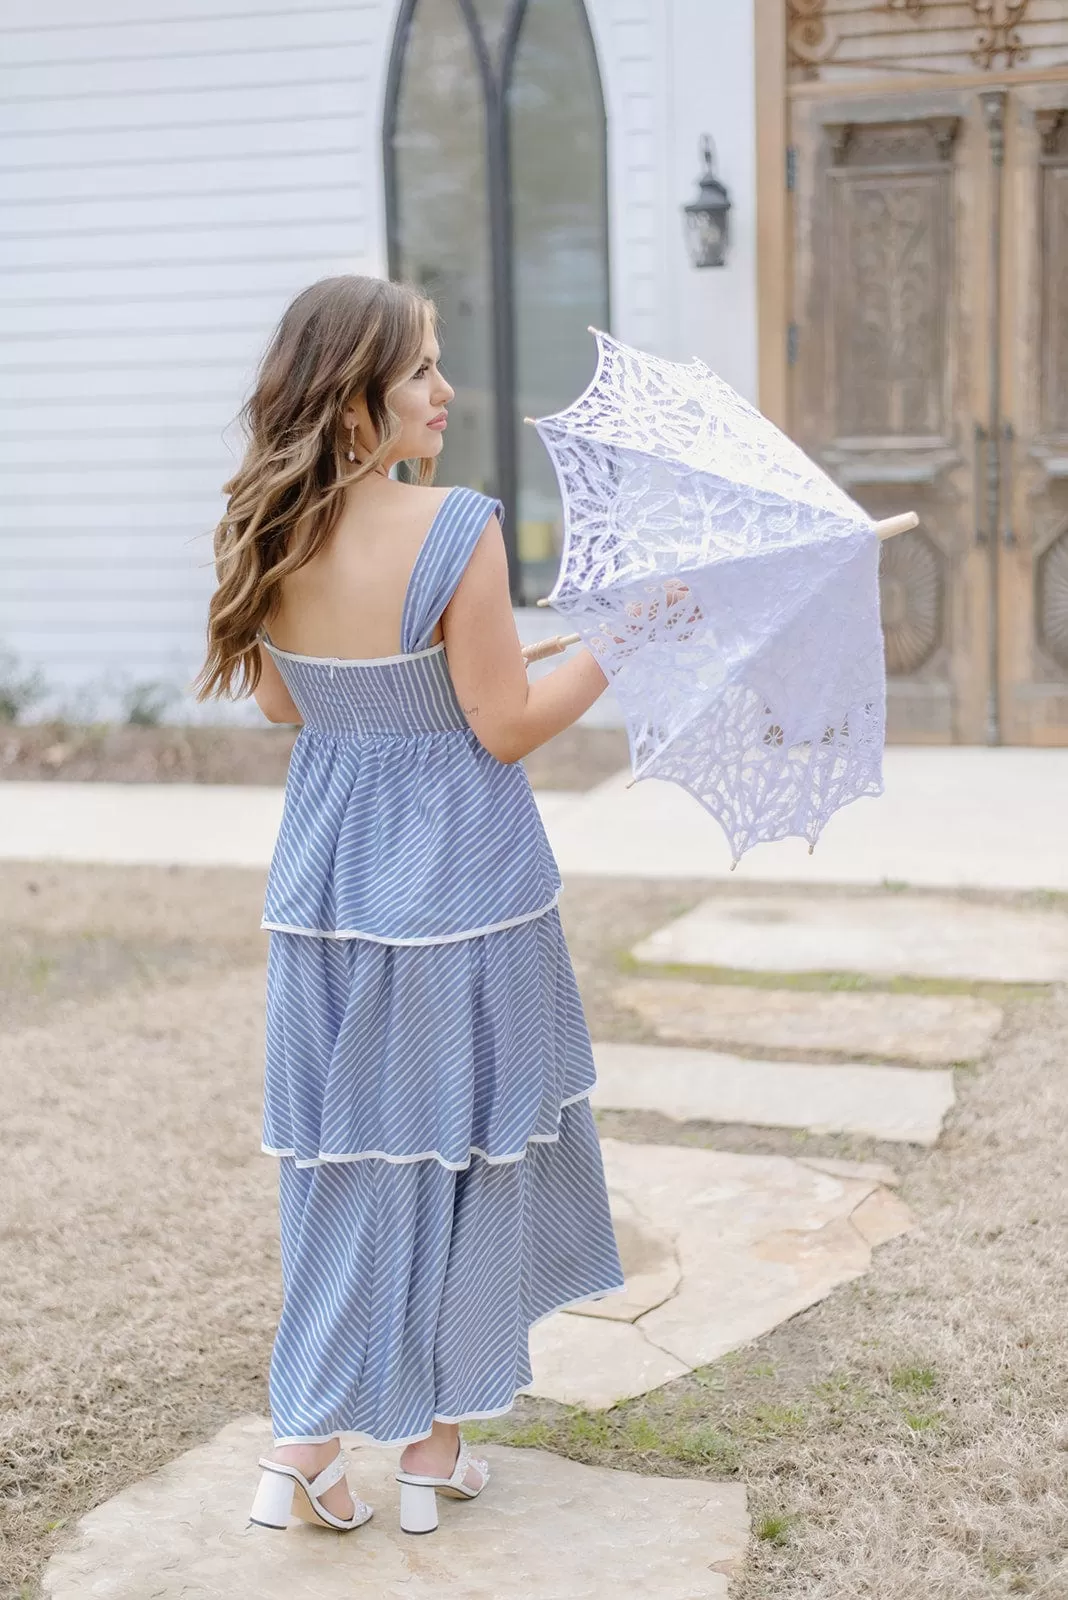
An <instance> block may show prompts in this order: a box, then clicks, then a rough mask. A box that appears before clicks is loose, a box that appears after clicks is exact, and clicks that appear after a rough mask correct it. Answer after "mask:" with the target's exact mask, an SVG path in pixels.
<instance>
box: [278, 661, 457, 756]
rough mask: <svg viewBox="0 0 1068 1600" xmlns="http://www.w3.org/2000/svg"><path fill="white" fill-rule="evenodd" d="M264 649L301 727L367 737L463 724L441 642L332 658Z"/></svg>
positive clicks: (402, 735) (411, 734) (410, 733)
mask: <svg viewBox="0 0 1068 1600" xmlns="http://www.w3.org/2000/svg"><path fill="white" fill-rule="evenodd" d="M267 648H268V649H269V650H271V654H272V656H273V657H274V660H275V661H276V663H277V665H278V669H279V671H280V672H281V674H282V677H283V678H284V679H285V684H286V688H287V689H288V690H289V692H290V694H291V695H292V696H293V699H294V701H295V702H296V704H297V706H298V708H299V710H300V714H301V716H302V717H303V719H304V727H305V729H314V730H315V732H317V733H327V734H337V735H344V734H352V735H357V736H359V737H362V738H367V739H370V738H374V737H375V735H376V734H377V735H384V736H389V735H393V736H394V737H396V738H412V737H414V736H415V735H417V734H420V733H460V732H464V731H465V730H466V729H467V720H466V718H465V717H464V714H463V712H462V711H461V710H460V702H459V700H457V698H456V690H455V689H454V688H453V685H452V679H451V677H450V676H449V665H448V662H447V661H446V659H445V646H444V645H443V644H438V645H434V646H433V647H432V648H431V649H429V650H421V651H419V652H418V653H416V654H413V655H404V656H386V657H385V658H383V659H382V660H379V661H344V660H337V661H331V660H327V659H326V658H324V657H315V656H297V655H293V654H291V653H290V652H288V651H284V650H278V649H276V648H272V646H271V645H268V647H267Z"/></svg>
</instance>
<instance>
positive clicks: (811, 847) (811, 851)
mask: <svg viewBox="0 0 1068 1600" xmlns="http://www.w3.org/2000/svg"><path fill="white" fill-rule="evenodd" d="M808 853H809V855H810V856H814V855H815V854H816V846H815V845H814V844H810V845H809V847H808Z"/></svg>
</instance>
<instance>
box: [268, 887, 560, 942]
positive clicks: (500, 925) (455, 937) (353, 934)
mask: <svg viewBox="0 0 1068 1600" xmlns="http://www.w3.org/2000/svg"><path fill="white" fill-rule="evenodd" d="M561 893H562V888H560V889H557V891H556V893H555V894H554V895H553V897H552V899H551V900H550V901H549V902H548V904H547V905H544V906H539V907H538V909H537V910H536V911H524V913H523V915H522V916H521V917H508V918H507V919H506V920H505V921H504V922H488V923H486V924H485V926H484V927H481V928H465V929H464V930H463V931H462V932H461V933H430V934H421V935H420V936H418V937H417V938H412V939H402V938H393V937H391V936H389V935H386V934H381V933H364V932H362V931H361V930H360V929H358V928H302V927H298V926H295V925H294V924H292V923H288V922H268V921H267V919H266V917H265V918H264V919H263V921H262V922H261V923H260V929H261V931H264V930H266V931H267V932H268V933H296V934H300V935H302V936H303V937H304V938H307V939H365V940H367V941H368V942H369V943H371V944H389V945H435V944H459V943H460V942H461V941H462V940H464V939H481V938H482V937H483V936H484V935H485V934H487V933H503V932H504V931H505V930H506V929H508V928H518V927H521V926H522V924H523V923H524V922H534V921H535V920H536V919H537V918H538V917H544V916H546V915H547V914H548V913H549V912H550V911H552V910H554V909H555V907H556V905H557V904H558V902H559V899H560V895H561Z"/></svg>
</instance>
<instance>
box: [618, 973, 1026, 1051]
mask: <svg viewBox="0 0 1068 1600" xmlns="http://www.w3.org/2000/svg"><path fill="white" fill-rule="evenodd" d="M613 998H614V999H615V1002H616V1004H617V1005H619V1006H622V1007H624V1008H626V1009H629V1010H631V1011H634V1012H636V1013H637V1014H638V1016H640V1017H641V1019H642V1021H643V1022H646V1023H648V1024H649V1026H650V1027H652V1028H653V1029H655V1031H656V1033H657V1035H658V1036H659V1037H660V1038H661V1039H664V1040H667V1041H671V1042H676V1043H698V1042H700V1043H702V1044H709V1045H715V1046H718V1047H719V1048H720V1049H723V1050H730V1049H733V1048H736V1047H739V1046H740V1047H742V1048H743V1049H744V1048H752V1049H759V1050H767V1049H772V1050H798V1051H802V1052H807V1051H810V1050H812V1051H815V1050H819V1051H826V1052H828V1053H830V1052H834V1053H836V1054H838V1055H850V1056H861V1057H865V1058H868V1057H875V1058H877V1059H882V1060H890V1061H910V1062H916V1063H918V1064H919V1065H921V1066H928V1067H941V1066H951V1065H952V1064H953V1063H954V1062H964V1061H975V1060H977V1059H978V1058H979V1057H980V1056H982V1055H983V1054H984V1053H985V1051H986V1050H987V1049H988V1048H989V1046H990V1044H991V1043H992V1041H993V1039H994V1036H995V1035H996V1033H997V1031H998V1029H999V1028H1000V1027H1001V1023H1002V1018H1003V1013H1002V1010H1001V1007H1000V1006H996V1005H993V1004H992V1003H991V1002H990V1001H989V1000H978V999H976V998H975V996H974V995H969V994H939V995H924V994H881V993H878V992H868V993H864V994H849V993H844V992H842V991H840V990H835V991H833V992H831V993H829V994H828V993H821V992H816V991H812V990H805V989H753V988H749V987H747V986H745V985H742V984H718V983H695V982H693V981H691V980H689V979H686V978H635V979H633V980H632V981H631V982H629V983H624V984H621V985H620V987H619V988H618V989H617V990H616V992H615V995H614V997H613Z"/></svg>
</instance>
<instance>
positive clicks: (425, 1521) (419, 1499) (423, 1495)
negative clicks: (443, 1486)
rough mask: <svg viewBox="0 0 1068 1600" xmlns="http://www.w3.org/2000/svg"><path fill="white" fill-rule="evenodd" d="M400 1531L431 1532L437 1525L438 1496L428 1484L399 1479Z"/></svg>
mask: <svg viewBox="0 0 1068 1600" xmlns="http://www.w3.org/2000/svg"><path fill="white" fill-rule="evenodd" d="M400 1525H401V1532H402V1533H433V1532H434V1529H435V1528H436V1527H437V1525H438V1497H437V1495H436V1494H435V1493H434V1491H433V1489H432V1488H431V1487H430V1485H429V1484H425V1483H405V1482H404V1481H403V1480H402V1481H401V1491H400Z"/></svg>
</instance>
